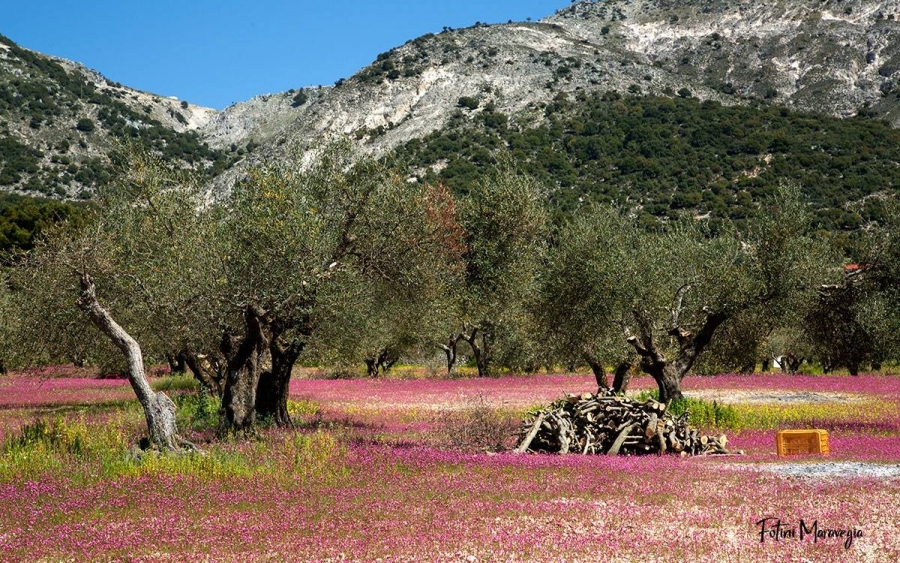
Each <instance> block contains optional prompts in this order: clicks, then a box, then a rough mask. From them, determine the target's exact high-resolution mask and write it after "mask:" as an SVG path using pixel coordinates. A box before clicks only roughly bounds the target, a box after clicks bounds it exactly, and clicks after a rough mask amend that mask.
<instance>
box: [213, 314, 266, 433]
mask: <svg viewBox="0 0 900 563" xmlns="http://www.w3.org/2000/svg"><path fill="white" fill-rule="evenodd" d="M267 324H268V321H267V320H266V312H265V311H264V310H263V309H262V308H260V307H257V306H255V305H249V306H247V307H246V308H245V309H244V336H243V338H240V339H234V338H228V337H226V338H225V339H223V341H222V353H223V354H224V355H225V357H226V358H227V359H228V360H227V367H226V374H225V386H224V390H223V393H222V411H221V416H220V420H219V434H228V433H230V432H237V431H246V430H249V429H250V428H251V427H252V426H253V423H254V422H255V417H256V388H257V386H258V385H259V379H260V377H261V376H262V374H263V372H264V371H265V369H266V367H267V366H268V364H269V362H270V360H271V354H270V352H269V343H270V338H271V337H270V335H269V328H268V326H267Z"/></svg>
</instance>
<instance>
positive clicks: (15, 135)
mask: <svg viewBox="0 0 900 563" xmlns="http://www.w3.org/2000/svg"><path fill="white" fill-rule="evenodd" d="M216 113H217V112H216V111H215V110H212V109H209V108H203V107H199V106H196V105H192V104H189V103H187V102H182V101H179V100H177V99H173V98H165V97H161V96H157V95H154V94H150V93H147V92H141V91H138V90H133V89H131V88H127V87H125V86H122V85H121V84H117V83H113V82H111V81H110V80H108V79H106V78H104V77H103V76H102V75H100V74H99V73H97V72H95V71H92V70H89V69H87V68H85V67H83V66H81V65H79V64H77V63H73V62H71V61H67V60H64V59H59V58H55V57H50V56H47V55H43V54H40V53H36V52H34V51H30V50H28V49H25V48H23V47H20V46H19V45H16V44H15V43H13V42H12V41H10V40H9V39H7V38H5V37H3V36H0V190H3V191H7V192H19V193H24V194H29V195H45V196H53V197H63V198H77V197H89V195H90V193H91V191H92V190H93V189H96V188H97V187H98V186H100V185H102V184H103V183H105V182H106V181H107V180H108V178H109V173H110V159H109V153H110V151H111V150H112V149H113V148H114V147H115V146H116V144H117V143H120V142H122V141H123V140H125V139H140V140H142V141H144V142H146V143H147V144H149V145H151V146H153V147H154V148H155V149H156V150H158V151H159V152H160V153H162V154H164V155H166V156H167V157H171V158H175V159H180V160H183V161H185V162H189V163H193V164H196V165H198V166H203V167H207V168H210V169H212V167H214V166H218V168H219V169H224V167H225V166H226V165H227V163H228V157H227V155H225V154H224V153H218V152H217V151H213V150H211V149H210V148H209V147H208V146H206V145H205V143H204V141H203V140H202V139H201V137H200V136H199V134H198V133H197V130H198V129H199V128H200V127H201V126H203V125H205V124H206V123H207V122H208V121H209V120H210V119H212V118H213V117H214V116H215V115H216Z"/></svg>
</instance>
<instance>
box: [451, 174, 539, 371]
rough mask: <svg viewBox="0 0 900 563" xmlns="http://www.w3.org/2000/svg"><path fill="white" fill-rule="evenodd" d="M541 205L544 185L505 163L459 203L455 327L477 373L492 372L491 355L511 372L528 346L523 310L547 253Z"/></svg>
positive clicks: (527, 331) (532, 291) (526, 314)
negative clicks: (462, 240)
mask: <svg viewBox="0 0 900 563" xmlns="http://www.w3.org/2000/svg"><path fill="white" fill-rule="evenodd" d="M545 202H546V194H545V191H544V190H543V188H542V187H541V186H540V185H538V184H537V183H536V182H535V180H533V179H532V178H531V177H529V176H527V175H524V174H521V173H519V172H518V171H517V170H516V169H515V168H514V166H513V165H512V163H510V162H509V161H505V160H501V162H500V163H499V164H498V165H497V166H496V167H495V168H493V169H492V170H491V171H490V172H489V173H488V174H486V175H485V177H484V178H483V179H481V180H480V181H478V182H477V183H476V184H475V185H474V186H473V187H472V189H471V190H470V191H469V193H468V194H466V196H465V197H464V198H463V199H462V200H461V201H460V205H459V208H460V211H459V212H460V224H461V225H462V228H463V230H464V232H465V237H466V249H465V253H464V255H463V263H464V277H463V279H462V281H461V283H460V284H458V285H457V287H456V289H455V296H456V301H457V305H456V314H455V318H456V321H457V323H458V326H457V328H456V330H458V331H459V330H460V326H461V328H462V330H461V331H460V334H464V335H466V337H467V339H468V341H469V345H470V346H473V345H474V346H473V353H475V355H476V360H477V363H478V368H479V373H480V374H481V375H487V374H488V373H489V372H490V363H491V358H492V357H494V356H496V358H497V359H498V360H499V362H500V363H502V364H506V365H507V366H510V367H517V366H511V364H515V363H517V362H520V361H521V360H522V357H521V356H522V354H523V353H527V350H528V348H529V347H530V346H529V344H528V343H527V341H528V339H529V338H530V336H529V332H530V330H529V328H530V327H529V326H528V307H527V306H528V303H529V301H530V300H531V298H532V295H533V294H534V292H535V291H536V288H537V286H536V281H537V277H536V273H537V270H538V266H539V264H540V262H541V260H542V259H543V256H544V252H545V246H546V244H545V241H546V236H545V235H546V228H547V210H546V203H545ZM478 342H480V344H478ZM476 350H479V351H478V352H476Z"/></svg>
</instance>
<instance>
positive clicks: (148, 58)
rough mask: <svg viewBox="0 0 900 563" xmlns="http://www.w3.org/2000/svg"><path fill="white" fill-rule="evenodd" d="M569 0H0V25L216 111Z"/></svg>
mask: <svg viewBox="0 0 900 563" xmlns="http://www.w3.org/2000/svg"><path fill="white" fill-rule="evenodd" d="M569 3H570V0H480V1H479V0H447V1H445V0H438V1H427V0H423V1H418V2H416V1H412V0H382V1H378V0H371V1H364V0H344V1H343V2H337V1H333V0H332V1H306V0H299V1H294V2H291V1H287V0H231V1H219V2H216V1H213V0H180V1H173V0H150V1H148V2H138V1H136V0H86V1H83V2H78V1H72V0H4V1H3V7H2V9H0V34H3V35H5V36H7V37H9V38H10V39H12V40H13V41H15V42H16V43H18V44H19V45H21V46H23V47H27V48H29V49H33V50H35V51H40V52H42V53H47V54H50V55H55V56H58V57H63V58H66V59H71V60H74V61H77V62H79V63H82V64H84V65H85V66H87V67H90V68H92V69H94V70H97V71H99V72H101V73H102V74H103V75H105V76H106V77H107V78H109V79H111V80H113V81H117V82H121V83H122V84H124V85H126V86H130V87H132V88H137V89H140V90H146V91H149V92H153V93H155V94H160V95H164V96H177V97H179V98H181V99H183V100H187V101H189V102H191V103H195V104H200V105H204V106H209V107H214V108H219V109H221V108H224V107H225V106H227V105H230V104H231V103H233V102H240V101H243V100H247V99H249V98H251V97H253V96H255V95H257V94H267V93H274V92H281V91H284V90H289V89H291V88H299V87H301V86H312V85H317V84H332V83H334V81H335V80H337V79H338V78H345V77H348V76H350V75H352V74H353V73H354V72H356V71H357V70H359V69H360V68H361V67H363V66H364V65H366V64H368V63H370V62H371V61H372V60H374V59H375V56H376V55H377V54H378V53H381V52H383V51H387V50H388V49H390V48H391V47H395V46H397V45H401V44H403V43H405V42H406V41H407V40H409V39H414V38H416V37H418V36H420V35H422V34H424V33H428V32H438V31H440V30H441V29H442V28H443V27H444V26H450V27H454V28H459V27H467V26H470V25H472V24H474V23H475V22H476V21H480V22H483V23H500V22H506V21H508V20H510V19H512V20H514V21H524V20H525V19H526V18H529V17H530V18H532V19H534V20H538V19H540V18H543V17H545V16H548V15H550V14H552V13H553V12H555V11H556V10H557V9H559V8H562V7H565V6H567V5H569Z"/></svg>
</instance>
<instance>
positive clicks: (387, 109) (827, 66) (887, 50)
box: [203, 0, 900, 174]
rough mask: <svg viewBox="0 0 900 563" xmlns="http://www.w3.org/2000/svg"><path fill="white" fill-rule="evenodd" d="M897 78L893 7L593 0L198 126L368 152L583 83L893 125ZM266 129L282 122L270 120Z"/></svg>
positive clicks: (390, 56)
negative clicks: (346, 140)
mask: <svg viewBox="0 0 900 563" xmlns="http://www.w3.org/2000/svg"><path fill="white" fill-rule="evenodd" d="M898 85H900V5H898V4H897V3H896V2H895V1H887V0H790V1H788V0H772V1H768V2H755V1H742V0H702V1H701V0H604V1H594V2H580V3H576V4H573V5H572V6H570V7H568V8H566V9H563V10H561V11H559V12H558V13H556V14H554V15H552V16H550V17H547V18H545V19H543V20H541V21H538V22H534V23H531V22H509V23H506V24H499V25H485V24H476V25H475V26H473V27H470V28H466V29H449V28H447V29H445V30H444V31H443V32H441V33H437V34H428V35H425V36H422V37H419V38H417V39H415V40H412V41H409V42H408V43H406V44H405V45H402V46H399V47H397V48H395V49H392V50H391V51H389V52H386V53H382V54H380V55H378V56H377V58H376V60H375V61H374V62H373V63H372V64H370V65H369V66H368V67H366V68H364V69H362V70H360V71H359V72H358V73H356V74H355V75H354V76H352V77H350V78H348V79H346V80H341V81H338V83H337V84H336V85H335V86H334V87H333V88H329V89H323V90H321V91H317V92H316V93H317V95H316V96H315V97H314V98H310V99H309V100H307V101H306V102H305V103H304V104H303V105H301V106H299V108H298V107H293V108H291V109H290V111H291V112H292V113H290V114H288V113H287V111H288V110H287V107H289V106H287V104H286V103H284V102H282V103H281V104H280V106H278V109H276V111H278V112H280V113H281V115H283V116H284V117H283V118H275V117H274V116H273V115H272V114H267V115H266V118H265V123H266V124H267V129H266V130H265V132H261V130H260V129H256V130H254V128H253V127H252V126H247V125H246V124H243V125H237V122H238V121H240V120H243V119H245V117H246V115H247V113H246V112H244V111H240V110H238V108H232V109H231V110H230V111H231V114H232V115H233V116H234V117H232V115H228V112H226V115H224V116H221V115H220V116H218V118H217V119H215V120H213V121H210V122H209V124H208V125H207V126H206V128H204V129H203V131H204V134H205V135H206V136H207V137H208V138H210V139H213V138H216V137H217V136H220V137H221V138H223V139H227V141H226V142H232V143H234V142H237V143H238V144H239V142H240V141H239V139H240V135H234V134H232V135H231V136H228V135H223V134H222V133H221V131H222V130H223V129H228V128H230V130H231V131H237V130H243V131H245V132H246V133H247V134H248V135H251V136H254V140H255V142H257V143H261V144H262V145H263V150H261V151H257V153H256V154H257V155H266V156H267V157H269V158H271V157H273V156H274V157H276V158H277V157H278V156H279V155H283V154H284V151H286V150H290V149H289V148H288V147H291V146H293V145H296V144H300V145H303V144H308V143H311V142H317V141H318V140H319V139H321V138H323V137H327V136H333V135H350V136H353V137H354V138H356V139H358V141H359V143H360V144H361V145H363V146H365V147H367V148H368V149H369V150H372V151H374V152H376V153H379V154H380V153H385V152H387V151H389V150H391V149H393V148H395V147H397V146H400V145H402V144H403V143H406V142H407V141H409V140H411V139H416V138H421V137H423V136H425V135H427V134H428V133H431V132H433V131H435V130H439V129H441V128H442V127H444V126H445V125H446V124H447V123H448V121H449V120H450V119H451V118H452V117H453V116H454V115H455V114H456V113H457V112H458V111H459V109H460V108H464V109H471V110H473V111H472V112H471V117H472V118H473V119H474V118H475V117H476V116H477V114H478V113H479V112H481V111H483V109H484V108H491V111H494V112H499V113H502V114H504V115H507V116H510V118H511V119H513V120H514V121H515V122H516V123H518V124H520V125H522V126H526V127H527V126H528V125H529V124H537V123H540V122H541V121H542V120H543V119H544V116H543V112H542V110H543V108H544V107H546V106H547V104H549V103H551V102H552V101H553V100H554V99H555V98H557V97H559V96H576V95H578V94H579V93H580V92H594V91H600V92H604V91H616V92H619V93H630V94H655V95H660V96H669V97H675V96H679V95H680V96H692V97H696V98H699V99H700V100H714V101H717V102H720V103H722V104H725V105H733V104H752V103H757V102H764V103H770V104H777V105H782V106H786V107H788V108H792V109H796V110H802V111H810V112H820V113H825V114H828V115H832V116H837V117H850V116H855V115H860V114H862V115H871V116H876V117H879V118H882V119H884V120H887V121H888V122H889V123H891V124H892V125H893V126H894V127H897V126H898V125H900V86H898ZM251 103H252V102H251ZM257 105H258V102H257ZM239 106H240V104H239ZM268 107H269V108H272V105H271V104H270V105H269V106H268ZM276 123H277V124H279V125H280V127H281V129H279V127H278V126H276V127H269V125H273V124H276ZM252 161H253V159H248V161H247V162H248V163H250V162H252ZM238 173H240V167H238V169H237V170H235V171H234V172H233V174H238Z"/></svg>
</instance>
